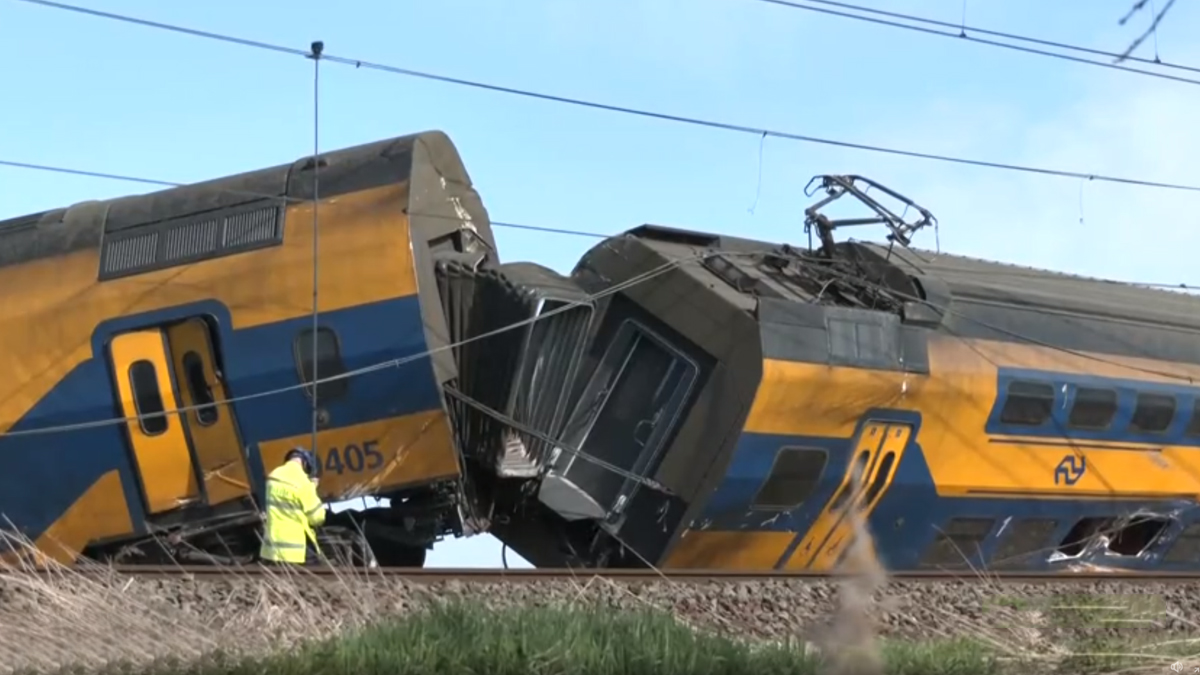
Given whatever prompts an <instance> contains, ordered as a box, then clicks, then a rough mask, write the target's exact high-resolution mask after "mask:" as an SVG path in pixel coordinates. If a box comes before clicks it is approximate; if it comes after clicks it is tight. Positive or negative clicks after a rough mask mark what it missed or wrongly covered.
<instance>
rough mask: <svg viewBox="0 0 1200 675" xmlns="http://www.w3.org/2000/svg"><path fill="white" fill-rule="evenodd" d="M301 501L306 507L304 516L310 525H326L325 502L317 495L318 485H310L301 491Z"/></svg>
mask: <svg viewBox="0 0 1200 675" xmlns="http://www.w3.org/2000/svg"><path fill="white" fill-rule="evenodd" d="M301 495H303V496H302V497H301V501H302V502H303V505H304V515H305V516H306V517H307V518H308V523H309V525H312V526H313V527H320V526H322V525H324V524H325V502H323V501H321V497H320V496H319V495H318V494H317V484H316V483H315V482H313V483H309V484H308V485H307V486H305V488H304V489H303V490H302V491H301Z"/></svg>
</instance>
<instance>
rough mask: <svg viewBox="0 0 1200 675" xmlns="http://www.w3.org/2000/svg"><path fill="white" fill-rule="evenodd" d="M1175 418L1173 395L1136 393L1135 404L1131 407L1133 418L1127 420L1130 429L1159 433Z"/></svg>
mask: <svg viewBox="0 0 1200 675" xmlns="http://www.w3.org/2000/svg"><path fill="white" fill-rule="evenodd" d="M1174 419H1175V397H1174V396H1167V395H1165V394H1143V393H1139V394H1138V395H1137V405H1136V406H1135V407H1134V409H1133V419H1132V420H1130V422H1129V428H1130V430H1132V431H1144V432H1147V433H1153V434H1161V433H1162V432H1164V431H1166V430H1167V427H1169V426H1171V421H1172V420H1174Z"/></svg>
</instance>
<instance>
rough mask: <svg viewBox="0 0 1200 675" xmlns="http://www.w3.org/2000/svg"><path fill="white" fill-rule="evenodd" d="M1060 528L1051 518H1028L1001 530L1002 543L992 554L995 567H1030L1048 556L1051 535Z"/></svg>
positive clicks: (992, 564)
mask: <svg viewBox="0 0 1200 675" xmlns="http://www.w3.org/2000/svg"><path fill="white" fill-rule="evenodd" d="M1056 529H1058V521H1057V520H1054V519H1051V518H1026V519H1024V520H1018V521H1016V522H1014V523H1012V524H1011V525H1009V526H1008V527H1005V528H1003V529H1002V530H1001V534H1000V535H999V536H1000V537H1001V539H1000V543H999V544H998V545H997V546H996V550H995V552H994V553H993V554H992V561H991V566H992V567H993V568H1019V567H1030V566H1033V565H1035V564H1037V562H1038V560H1039V559H1044V558H1045V556H1046V545H1047V543H1048V542H1049V540H1050V535H1052V534H1054V531H1055V530H1056Z"/></svg>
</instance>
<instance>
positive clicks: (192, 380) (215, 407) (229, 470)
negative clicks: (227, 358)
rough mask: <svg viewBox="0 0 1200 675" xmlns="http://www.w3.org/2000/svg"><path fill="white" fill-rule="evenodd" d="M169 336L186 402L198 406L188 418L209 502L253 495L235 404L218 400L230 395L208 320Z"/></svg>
mask: <svg viewBox="0 0 1200 675" xmlns="http://www.w3.org/2000/svg"><path fill="white" fill-rule="evenodd" d="M166 336H167V346H168V348H169V352H170V355H171V364H172V367H173V372H174V374H175V382H176V383H177V385H178V388H179V400H180V401H181V402H182V406H181V407H184V408H192V409H191V410H188V411H187V413H186V414H185V415H184V417H185V419H186V420H187V428H188V432H189V436H190V440H191V446H192V451H193V452H194V454H195V457H196V463H197V465H198V469H199V471H200V476H201V480H203V482H204V490H205V493H206V494H207V496H208V503H209V505H210V506H217V505H219V504H224V503H226V502H230V501H233V500H237V499H242V498H245V497H248V496H249V495H250V480H249V476H248V474H247V469H246V458H245V455H244V454H243V452H242V440H241V436H240V435H239V434H238V428H237V424H236V421H235V420H234V416H233V407H232V406H230V405H220V404H217V401H225V400H228V399H229V396H228V392H227V391H226V389H225V383H224V382H223V381H222V377H221V371H220V368H219V367H218V366H217V357H216V350H215V349H214V348H213V339H212V332H211V331H210V330H209V327H208V323H207V322H205V321H204V319H201V318H198V317H197V318H191V319H188V320H186V321H183V322H181V323H177V324H174V325H172V326H168V327H167V329H166ZM193 406H196V407H193Z"/></svg>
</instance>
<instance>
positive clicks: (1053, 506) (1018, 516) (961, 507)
mask: <svg viewBox="0 0 1200 675" xmlns="http://www.w3.org/2000/svg"><path fill="white" fill-rule="evenodd" d="M867 418H871V419H876V420H880V421H896V422H906V423H909V424H913V425H914V426H915V432H916V433H914V437H915V438H916V439H918V441H917V442H914V444H913V445H912V446H910V447H909V449H908V451H907V452H905V454H904V457H903V459H902V460H901V462H900V466H899V467H898V468H897V471H896V477H895V480H894V482H893V484H892V487H891V489H889V490H888V492H887V493H886V494H885V495H884V497H883V499H881V500H880V502H879V505H878V507H877V508H876V509H875V511H874V512H873V513H872V516H871V518H870V525H871V530H872V533H873V537H874V541H875V546H876V550H877V552H878V554H879V556H880V558H881V562H883V563H884V565H885V566H887V567H889V568H891V569H916V568H917V567H918V566H919V563H920V560H921V557H922V556H923V555H924V554H925V552H926V549H927V548H928V547H929V546H930V545H931V544H932V543H933V542H934V540H935V539H936V537H937V535H938V532H939V531H940V530H941V529H944V528H945V527H946V524H947V523H948V521H949V520H950V519H952V518H993V519H995V523H994V524H993V527H992V530H991V532H990V534H989V535H988V537H987V538H986V539H985V540H984V543H983V545H982V546H981V550H980V551H974V552H972V553H973V554H974V555H972V556H971V563H972V564H975V565H979V564H981V562H982V561H983V560H990V559H992V556H993V555H994V553H995V551H996V548H997V546H998V545H999V544H1000V539H1001V537H1000V536H999V535H1000V534H1002V532H1003V526H1004V523H1005V520H1006V519H1009V518H1011V523H1010V525H1009V527H1011V526H1012V524H1015V523H1017V522H1018V521H1020V520H1022V519H1025V518H1052V519H1054V520H1056V521H1057V525H1056V528H1055V530H1054V532H1052V533H1051V534H1050V536H1049V537H1048V538H1047V541H1046V546H1047V547H1048V550H1047V551H1046V555H1039V556H1031V557H1029V558H1028V559H1027V560H1022V561H1020V565H1021V566H1022V567H1024V568H1026V569H1034V570H1036V569H1050V568H1052V567H1054V566H1055V565H1054V564H1052V563H1050V562H1049V561H1048V557H1049V553H1050V552H1051V551H1052V550H1053V549H1054V547H1055V546H1057V544H1058V542H1060V541H1062V539H1063V538H1064V537H1066V535H1067V533H1068V532H1069V530H1070V529H1071V527H1072V526H1073V525H1074V524H1075V523H1076V522H1077V521H1078V520H1079V519H1080V518H1086V517H1116V516H1122V515H1128V514H1131V513H1134V512H1136V511H1138V510H1139V509H1147V510H1150V511H1153V512H1156V513H1171V514H1173V516H1174V518H1175V522H1174V524H1173V525H1172V526H1171V527H1170V528H1169V529H1168V530H1167V531H1166V532H1164V536H1163V537H1161V538H1160V540H1159V542H1158V544H1157V546H1156V549H1157V550H1158V551H1159V552H1160V553H1161V552H1163V551H1165V550H1166V549H1167V548H1168V547H1169V545H1170V544H1171V543H1172V542H1173V540H1174V538H1175V537H1176V536H1177V535H1178V533H1179V532H1181V531H1182V530H1183V529H1184V528H1185V527H1186V526H1187V525H1188V524H1190V523H1193V522H1197V521H1200V509H1197V508H1196V507H1197V505H1196V504H1195V503H1192V502H1189V503H1179V502H1175V501H1168V500H1156V501H1129V500H1125V501H1110V500H1103V499H1080V500H1070V499H1038V498H1021V497H1007V498H964V497H942V496H939V495H938V494H937V491H936V489H935V487H934V483H933V477H932V475H931V474H930V471H929V466H928V464H927V463H926V461H925V456H924V454H923V452H922V451H921V448H920V444H919V438H920V434H919V431H920V416H919V415H918V414H916V413H913V412H909V411H882V410H873V411H869V412H868V413H866V414H864V415H863V417H862V419H863V421H865V420H866V419H867ZM861 424H862V422H860V424H859V426H860V427H861ZM856 432H857V430H856ZM851 438H853V437H851ZM851 438H828V437H814V436H788V435H774V434H753V433H747V434H743V435H742V438H741V439H740V441H739V443H738V447H737V449H736V450H735V452H734V455H733V458H732V460H731V462H730V465H729V469H728V471H727V473H726V476H725V478H724V479H723V480H722V482H721V483H720V484H719V485H718V487H717V489H716V490H715V491H714V493H713V494H712V496H711V497H710V498H709V499H708V501H707V502H706V504H705V508H704V510H703V512H702V515H701V516H700V518H698V519H697V520H696V521H695V522H694V523H693V524H692V525H691V527H693V528H696V529H704V530H707V531H714V532H715V531H763V532H796V533H797V536H796V538H795V541H793V543H792V545H791V546H790V547H789V548H788V550H787V552H786V553H785V555H784V556H783V557H782V558H781V560H780V561H779V564H780V566H782V564H783V563H784V562H785V561H786V559H787V558H788V557H789V556H790V555H791V553H792V551H793V550H794V549H795V547H796V546H797V545H799V543H800V540H801V539H802V538H803V534H804V533H805V532H806V531H807V529H808V528H809V527H810V526H811V524H812V523H813V521H814V520H815V519H816V517H817V516H818V515H819V514H820V512H821V510H822V509H823V508H824V507H825V505H826V504H827V503H828V502H829V499H830V498H831V497H832V496H833V492H834V490H836V489H837V487H838V485H840V484H841V481H842V479H843V478H844V477H845V474H846V469H847V466H848V461H849V454H850V453H849V450H850V440H851ZM784 447H805V448H814V449H818V448H819V449H823V450H825V451H826V452H827V453H828V457H829V459H828V461H827V463H826V466H825V470H824V472H823V473H822V475H821V478H820V480H819V481H818V483H817V487H816V489H815V490H814V491H813V493H812V494H811V496H810V497H809V498H808V499H806V500H805V501H804V503H803V504H801V505H800V506H799V507H797V508H795V509H792V510H791V511H785V512H780V511H769V510H757V509H752V508H750V507H751V504H752V502H753V500H754V497H755V494H756V493H757V492H758V490H759V488H761V486H762V484H763V482H764V481H765V480H766V478H767V474H768V473H769V472H770V469H771V466H772V462H773V461H774V459H775V455H776V453H777V452H778V451H779V450H780V449H781V448H784ZM1093 562H1098V563H1102V564H1108V565H1121V566H1125V567H1130V568H1143V567H1157V568H1161V569H1166V570H1171V569H1188V568H1192V567H1195V565H1194V564H1192V565H1188V564H1186V563H1180V564H1165V563H1162V562H1161V561H1160V560H1158V559H1157V557H1156V556H1147V557H1144V558H1141V559H1113V558H1104V559H1096V560H1093Z"/></svg>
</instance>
